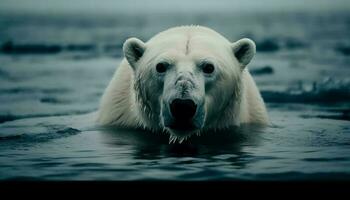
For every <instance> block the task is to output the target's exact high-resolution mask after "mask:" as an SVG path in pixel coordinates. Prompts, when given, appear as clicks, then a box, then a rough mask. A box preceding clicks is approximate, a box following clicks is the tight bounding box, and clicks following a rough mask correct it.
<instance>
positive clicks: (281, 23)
mask: <svg viewBox="0 0 350 200" xmlns="http://www.w3.org/2000/svg"><path fill="white" fill-rule="evenodd" d="M160 19H161V20H160ZM181 24H201V25H206V26H209V27H212V28H213V29H215V30H217V31H218V32H220V33H222V34H224V35H225V36H226V37H228V38H230V39H231V40H232V41H234V40H237V39H239V38H241V37H251V38H253V39H254V40H255V41H256V42H257V47H258V53H257V55H256V57H255V58H254V61H253V62H252V63H251V64H250V65H249V68H250V70H251V72H252V74H253V76H254V79H255V80H256V82H257V84H258V87H259V88H260V90H261V92H262V95H263V97H264V99H265V101H266V103H267V107H268V111H269V115H270V118H271V121H272V125H271V126H270V127H267V128H260V127H249V126H248V127H242V128H240V129H237V130H232V131H229V132H225V133H210V134H208V135H203V136H201V137H193V138H191V139H190V140H189V141H187V142H186V143H185V144H181V145H179V144H169V138H168V136H167V135H162V134H154V133H149V132H144V131H136V130H116V129H113V128H108V127H96V126H95V125H94V121H93V115H94V112H95V111H96V109H97V107H98V102H99V99H100V97H101V95H102V93H103V90H104V88H105V87H106V86H107V84H108V81H109V80H110V78H111V75H112V73H113V72H114V70H115V68H116V67H117V66H118V63H119V62H120V58H121V55H122V54H121V45H122V43H123V41H124V40H125V39H126V38H127V37H130V36H136V37H139V38H142V39H147V38H149V37H150V36H152V35H153V34H155V33H157V32H159V31H161V30H164V29H166V28H168V27H171V26H175V25H181ZM349 35H350V15H349V14H347V13H341V12H340V13H339V12H336V13H328V12H324V13H298V12H290V13H268V14H266V13H265V14H262V13H260V14H250V15H246V16H242V15H234V14H231V13H226V14H222V13H221V14H218V15H215V16H212V15H205V14H196V15H194V14H191V15H180V16H179V15H177V16H171V15H170V16H166V15H156V14H154V15H143V16H142V15H140V16H137V15H135V16H132V18H130V16H127V15H115V16H76V15H69V16H68V15H62V16H60V15H57V16H56V15H55V16H40V15H34V14H32V15H4V14H3V15H2V16H1V17H0V44H1V53H0V102H1V104H0V179H2V180H4V179H45V180H72V179H73V180H144V179H162V180H163V179H166V180H211V179H216V180H217V179H220V180H222V179H239V180H242V179H243V180H320V179H327V180H328V179H341V180H350V126H349V125H350V123H349V120H350V103H349V102H350V101H349V100H350V79H349V75H350V66H349V63H350V62H349V61H350V56H349V49H350V40H349Z"/></svg>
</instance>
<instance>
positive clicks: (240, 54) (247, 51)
mask: <svg viewBox="0 0 350 200" xmlns="http://www.w3.org/2000/svg"><path fill="white" fill-rule="evenodd" d="M232 50H233V53H234V55H235V57H236V58H237V60H238V62H239V63H240V64H241V67H242V69H244V68H245V66H246V65H247V64H248V63H249V62H250V61H251V60H252V58H253V57H254V55H255V51H256V47H255V43H254V42H253V41H252V40H251V39H248V38H243V39H240V40H238V41H237V42H235V43H233V44H232Z"/></svg>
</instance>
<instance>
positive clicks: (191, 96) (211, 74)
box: [97, 26, 269, 142]
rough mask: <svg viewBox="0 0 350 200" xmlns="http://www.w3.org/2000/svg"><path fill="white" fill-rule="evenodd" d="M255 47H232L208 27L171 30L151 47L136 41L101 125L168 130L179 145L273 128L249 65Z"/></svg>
mask: <svg viewBox="0 0 350 200" xmlns="http://www.w3.org/2000/svg"><path fill="white" fill-rule="evenodd" d="M255 49H256V48H255V43H254V42H253V41H252V40H250V39H247V38H244V39H241V40H238V41H236V42H234V43H231V42H229V41H228V40H227V39H226V38H225V37H223V36H222V35H220V34H219V33H217V32H215V31H214V30H212V29H210V28H207V27H203V26H181V27H174V28H170V29H168V30H165V31H163V32H160V33H158V34H157V35H155V36H154V37H153V38H151V39H150V40H149V41H147V42H143V41H141V40H140V39H137V38H129V39H127V40H126V41H125V43H124V45H123V52H124V56H125V59H123V60H122V62H121V64H120V66H119V67H118V68H117V70H116V72H115V74H114V75H113V78H112V80H111V81H110V83H109V85H108V87H107V89H106V90H105V92H104V94H103V97H102V100H101V103H100V108H99V111H98V119H97V121H98V123H99V124H100V125H112V126H118V127H128V128H143V129H147V130H151V131H156V132H158V131H160V132H163V131H164V132H167V133H169V135H170V139H171V140H174V141H176V140H178V141H180V142H181V141H183V140H184V139H186V138H187V137H189V136H190V135H192V134H200V133H202V132H206V131H213V130H224V129H228V128H230V127H237V126H240V125H241V124H247V123H254V124H261V125H267V124H268V123H269V120H268V115H267V111H266V107H265V104H264V101H263V99H262V97H261V95H260V92H259V90H258V88H257V86H256V84H255V82H254V80H253V78H252V76H251V75H250V73H249V71H248V69H247V67H246V66H247V64H248V63H249V62H250V61H251V59H252V58H253V56H254V55H255V52H256V50H255Z"/></svg>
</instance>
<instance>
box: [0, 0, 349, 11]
mask: <svg viewBox="0 0 350 200" xmlns="http://www.w3.org/2000/svg"><path fill="white" fill-rule="evenodd" d="M339 9H342V10H350V0H138V1H137V0H124V1H122V0H0V11H8V12H37V13H67V12H68V13H69V12H73V13H77V12H84V13H116V12H131V13H133V12H134V13H139V12H143V11H145V10H146V11H147V12H157V11H162V12H171V11H184V12H191V11H193V12H197V11H207V10H213V11H216V12H217V11H231V12H239V11H244V12H247V11H252V12H255V11H271V10H280V11H288V10H311V11H319V10H323V11H327V10H339Z"/></svg>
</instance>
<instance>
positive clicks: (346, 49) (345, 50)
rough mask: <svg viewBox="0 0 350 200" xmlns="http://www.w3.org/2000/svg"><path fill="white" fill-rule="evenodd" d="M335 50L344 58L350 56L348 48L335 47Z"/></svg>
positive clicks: (349, 47)
mask: <svg viewBox="0 0 350 200" xmlns="http://www.w3.org/2000/svg"><path fill="white" fill-rule="evenodd" d="M335 50H336V51H337V52H339V53H341V54H343V55H345V56H349V55H350V46H337V47H336V48H335Z"/></svg>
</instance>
